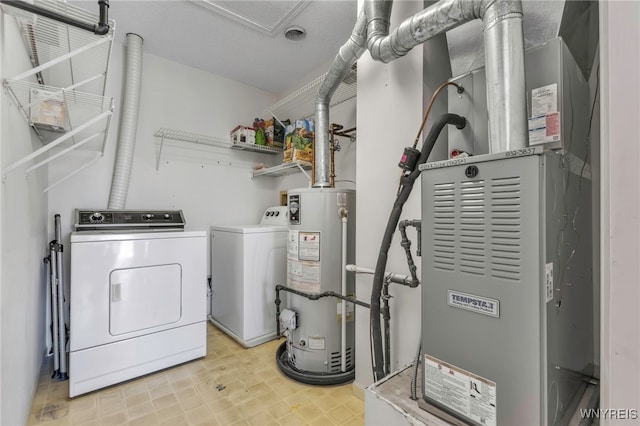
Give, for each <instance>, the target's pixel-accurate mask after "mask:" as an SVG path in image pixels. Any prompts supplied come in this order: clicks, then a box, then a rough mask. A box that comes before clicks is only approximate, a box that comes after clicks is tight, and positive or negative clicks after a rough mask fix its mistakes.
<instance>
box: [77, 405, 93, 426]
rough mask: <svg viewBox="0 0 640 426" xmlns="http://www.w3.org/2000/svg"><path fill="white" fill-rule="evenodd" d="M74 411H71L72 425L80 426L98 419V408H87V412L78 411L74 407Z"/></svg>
mask: <svg viewBox="0 0 640 426" xmlns="http://www.w3.org/2000/svg"><path fill="white" fill-rule="evenodd" d="M72 410H73V411H71V414H70V415H71V424H72V425H80V424H82V423H86V422H88V421H90V420H93V419H96V418H97V417H98V408H97V407H91V408H87V409H86V410H77V409H76V407H74V406H72Z"/></svg>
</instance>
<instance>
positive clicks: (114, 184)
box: [108, 33, 142, 209]
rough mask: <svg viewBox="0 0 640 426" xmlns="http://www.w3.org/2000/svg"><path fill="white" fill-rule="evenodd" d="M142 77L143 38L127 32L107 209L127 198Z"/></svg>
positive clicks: (122, 206)
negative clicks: (114, 154) (123, 80)
mask: <svg viewBox="0 0 640 426" xmlns="http://www.w3.org/2000/svg"><path fill="white" fill-rule="evenodd" d="M141 77H142V37H140V36H139V35H137V34H133V33H128V34H127V68H126V72H125V83H124V95H123V101H122V117H121V119H120V133H119V135H120V137H119V141H118V151H117V153H116V161H115V164H114V166H113V178H112V180H111V194H110V195H109V205H108V208H109V209H123V208H124V205H125V202H126V201H127V191H128V190H129V178H130V177H131V164H132V163H133V152H134V149H135V144H136V129H137V127H138V105H139V103H140V86H141Z"/></svg>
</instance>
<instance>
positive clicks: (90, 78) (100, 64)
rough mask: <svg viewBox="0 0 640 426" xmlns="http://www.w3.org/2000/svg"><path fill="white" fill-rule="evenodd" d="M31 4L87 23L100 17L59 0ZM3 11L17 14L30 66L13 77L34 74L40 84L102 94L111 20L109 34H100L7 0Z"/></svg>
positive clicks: (109, 48)
mask: <svg viewBox="0 0 640 426" xmlns="http://www.w3.org/2000/svg"><path fill="white" fill-rule="evenodd" d="M33 4H34V5H36V6H39V7H42V8H44V9H47V10H49V11H52V12H55V13H59V14H62V15H65V16H67V17H69V18H71V19H75V20H79V21H82V22H86V23H87V24H95V23H97V22H98V20H99V16H98V14H97V13H93V12H90V11H87V10H85V9H82V8H80V7H77V6H74V5H72V4H69V3H66V2H63V1H59V0H55V1H52V0H35V1H34V2H33ZM2 11H3V12H5V13H7V14H10V15H13V16H14V17H15V18H16V20H17V22H18V25H19V27H20V30H21V33H22V37H23V40H24V43H25V47H26V49H27V52H28V53H29V57H30V59H31V63H32V66H33V69H31V70H29V71H26V72H25V73H23V74H20V75H19V76H16V77H13V79H14V80H21V79H24V78H26V77H28V76H31V75H36V77H37V79H38V82H39V83H40V84H47V85H49V86H56V87H65V88H67V89H70V88H78V87H81V88H82V91H83V92H89V93H96V94H101V95H102V94H104V86H105V83H106V73H107V69H108V67H109V57H110V54H111V46H112V42H113V33H114V31H115V21H114V20H109V32H108V34H106V35H104V36H100V35H95V34H93V33H91V32H89V31H86V30H82V29H80V28H76V27H73V26H70V25H66V24H63V23H60V22H58V21H55V20H53V19H50V18H46V17H43V16H40V15H37V14H35V13H32V12H27V11H24V10H21V9H18V8H15V7H11V6H10V5H7V4H2Z"/></svg>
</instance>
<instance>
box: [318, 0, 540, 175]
mask: <svg viewBox="0 0 640 426" xmlns="http://www.w3.org/2000/svg"><path fill="white" fill-rule="evenodd" d="M391 5H392V3H391V1H388V0H367V1H365V4H364V7H363V10H362V11H361V12H360V15H358V20H357V22H356V25H355V27H354V30H353V33H352V35H351V37H350V38H349V40H348V41H347V42H346V43H345V44H344V45H343V46H342V48H340V53H339V54H338V55H337V56H336V59H335V60H334V62H333V64H332V65H331V69H330V70H329V73H328V74H327V77H326V78H325V80H324V81H323V83H322V87H321V88H320V91H319V92H318V97H317V98H316V146H315V161H316V169H315V181H316V183H315V184H314V186H317V187H327V186H329V178H328V177H329V101H330V100H331V96H332V95H333V93H334V92H335V90H336V89H337V88H338V86H339V85H340V83H341V82H342V80H343V79H344V77H345V76H346V75H347V73H348V72H349V69H350V68H351V66H352V65H353V63H355V61H356V60H357V59H358V58H359V57H360V56H361V55H362V53H363V52H364V48H363V46H365V43H366V48H367V49H368V50H369V52H370V53H371V57H372V58H373V59H374V60H376V61H381V62H385V63H387V62H391V61H393V60H394V59H397V58H400V57H402V56H404V55H406V54H407V53H408V52H409V51H410V50H411V49H412V48H413V47H415V46H417V45H419V44H421V43H424V42H425V41H427V40H429V39H430V38H432V37H434V36H436V35H438V34H442V33H444V32H446V31H448V30H451V29H453V28H455V27H458V26H460V25H462V24H464V23H466V22H469V21H472V20H474V19H482V20H483V22H484V42H485V43H484V44H485V56H486V74H487V108H488V111H489V122H490V124H489V140H490V146H491V147H492V148H491V150H492V152H500V151H507V150H512V149H518V148H524V147H526V146H527V134H528V132H527V113H526V95H525V84H524V83H525V82H524V36H523V31H522V3H521V1H520V0H440V1H439V2H437V3H435V4H433V5H432V6H430V7H428V8H426V9H424V10H422V11H420V12H418V13H417V14H415V15H414V16H412V17H410V18H408V19H406V20H404V21H403V22H402V23H401V24H400V25H399V26H398V28H396V30H394V31H393V33H392V34H391V35H389V25H390V16H391ZM365 36H366V41H363V40H362V39H363V38H364V37H365Z"/></svg>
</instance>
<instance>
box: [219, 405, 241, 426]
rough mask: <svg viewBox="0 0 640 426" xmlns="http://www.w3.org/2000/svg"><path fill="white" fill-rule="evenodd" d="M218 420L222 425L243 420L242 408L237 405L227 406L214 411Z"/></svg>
mask: <svg viewBox="0 0 640 426" xmlns="http://www.w3.org/2000/svg"><path fill="white" fill-rule="evenodd" d="M213 415H214V416H215V418H216V420H218V422H219V423H220V424H222V425H228V424H232V423H235V422H237V421H240V420H242V415H241V414H240V409H239V408H236V407H231V408H227V409H226V410H222V411H217V412H214V413H213Z"/></svg>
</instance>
